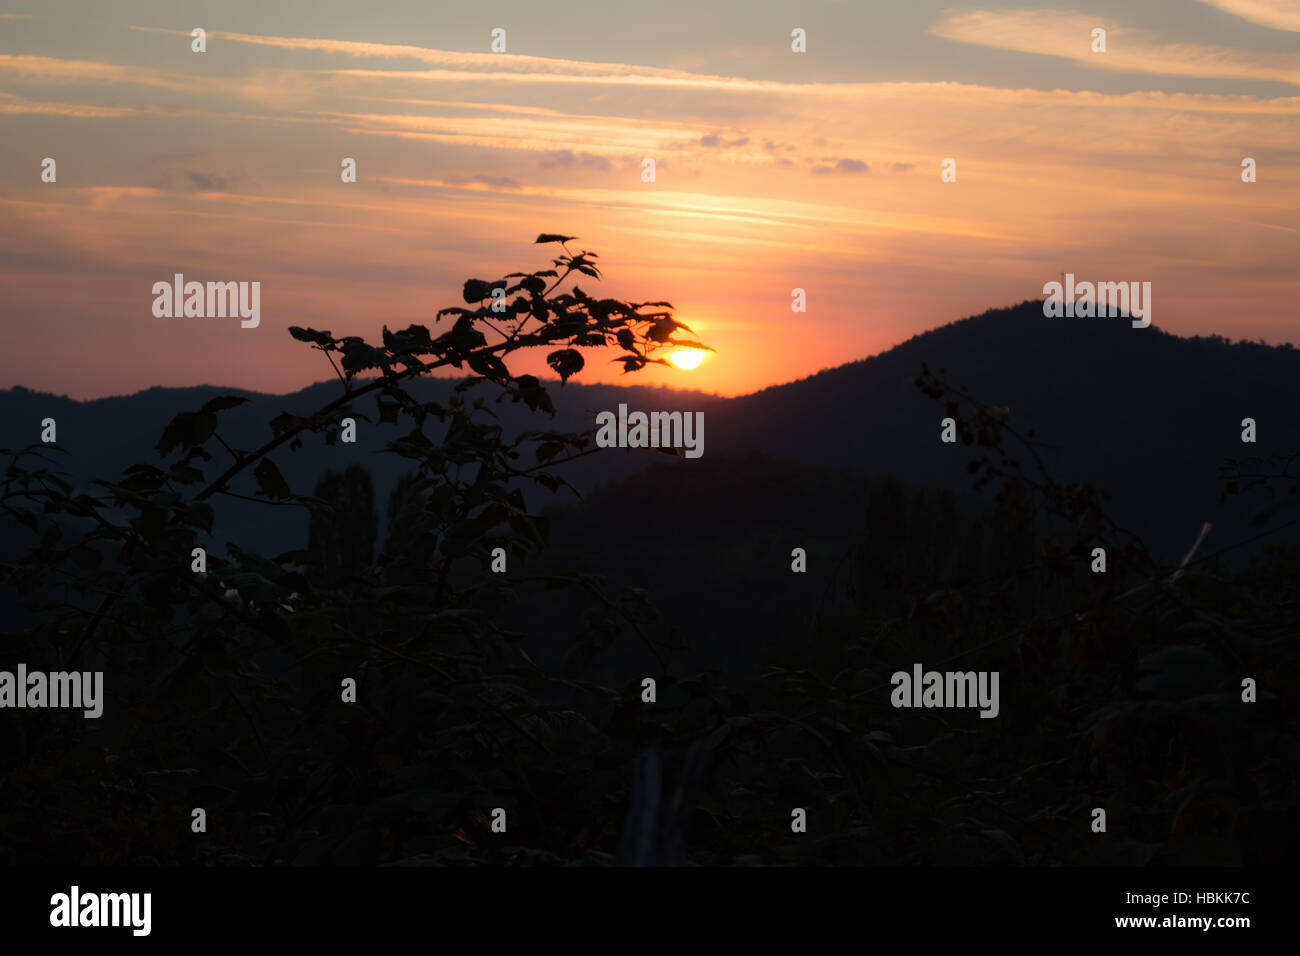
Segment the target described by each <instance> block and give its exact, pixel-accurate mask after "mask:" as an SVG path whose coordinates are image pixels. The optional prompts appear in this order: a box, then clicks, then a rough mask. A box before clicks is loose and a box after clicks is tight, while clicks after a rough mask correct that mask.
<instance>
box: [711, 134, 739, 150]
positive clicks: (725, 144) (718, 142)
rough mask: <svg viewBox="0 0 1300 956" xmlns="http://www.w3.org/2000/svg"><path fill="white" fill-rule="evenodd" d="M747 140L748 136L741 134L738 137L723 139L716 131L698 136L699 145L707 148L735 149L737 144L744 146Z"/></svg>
mask: <svg viewBox="0 0 1300 956" xmlns="http://www.w3.org/2000/svg"><path fill="white" fill-rule="evenodd" d="M748 142H749V137H748V136H742V137H741V138H740V139H733V140H724V139H723V138H722V137H720V136H719V135H718V134H717V133H709V134H708V135H706V136H701V137H700V145H701V146H706V147H708V148H709V149H717V148H721V149H735V148H736V147H737V146H744V145H745V144H746V143H748Z"/></svg>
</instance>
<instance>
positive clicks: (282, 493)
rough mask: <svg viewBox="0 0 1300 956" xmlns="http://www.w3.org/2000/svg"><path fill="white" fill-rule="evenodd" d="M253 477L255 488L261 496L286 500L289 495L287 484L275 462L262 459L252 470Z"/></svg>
mask: <svg viewBox="0 0 1300 956" xmlns="http://www.w3.org/2000/svg"><path fill="white" fill-rule="evenodd" d="M253 477H254V478H256V479H257V486H258V488H259V489H261V492H262V494H264V495H266V496H267V497H270V498H288V497H289V495H290V494H291V492H290V491H289V483H288V482H287V481H285V480H284V476H283V475H281V474H280V469H279V468H277V467H276V466H275V462H273V461H271V459H269V458H263V459H262V460H261V461H259V462H258V463H257V467H256V468H255V469H253Z"/></svg>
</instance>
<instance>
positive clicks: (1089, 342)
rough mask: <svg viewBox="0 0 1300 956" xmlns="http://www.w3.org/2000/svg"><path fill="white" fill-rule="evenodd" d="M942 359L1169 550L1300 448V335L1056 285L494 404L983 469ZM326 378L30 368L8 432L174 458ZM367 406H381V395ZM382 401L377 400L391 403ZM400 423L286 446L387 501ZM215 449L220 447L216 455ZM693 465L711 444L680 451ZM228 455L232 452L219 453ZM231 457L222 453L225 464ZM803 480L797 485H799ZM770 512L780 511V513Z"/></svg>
mask: <svg viewBox="0 0 1300 956" xmlns="http://www.w3.org/2000/svg"><path fill="white" fill-rule="evenodd" d="M922 363H928V364H929V366H930V367H931V368H932V369H938V368H941V367H942V368H946V369H947V371H948V374H949V379H950V380H951V381H952V382H953V383H954V384H956V385H963V384H964V385H967V386H969V387H970V388H971V390H972V392H973V393H974V394H975V395H976V396H978V397H979V398H981V399H982V400H984V401H988V402H991V403H995V404H998V405H1006V406H1009V407H1010V408H1011V422H1012V424H1013V425H1015V426H1017V427H1019V428H1021V429H1033V430H1035V431H1036V432H1037V434H1038V436H1039V438H1040V439H1042V440H1044V441H1046V442H1049V443H1051V446H1052V448H1051V449H1050V450H1049V451H1048V452H1047V453H1046V454H1045V455H1044V457H1045V459H1046V461H1047V463H1048V464H1049V466H1050V467H1051V468H1052V469H1053V470H1055V471H1056V473H1057V474H1058V475H1059V476H1061V477H1063V478H1069V479H1089V480H1092V481H1094V482H1095V483H1097V484H1099V485H1101V486H1103V487H1106V488H1109V489H1111V490H1112V491H1113V492H1114V499H1113V509H1114V513H1115V515H1116V517H1117V518H1118V519H1119V520H1120V522H1121V523H1123V524H1130V525H1132V526H1133V527H1134V528H1135V530H1138V531H1140V532H1141V533H1143V535H1144V537H1146V538H1147V539H1148V541H1149V542H1150V543H1152V544H1153V545H1154V546H1156V547H1158V548H1159V549H1161V550H1163V551H1165V552H1166V553H1168V554H1173V553H1175V552H1178V551H1180V549H1183V548H1185V547H1186V546H1187V544H1189V543H1190V542H1191V540H1192V539H1193V538H1194V537H1195V535H1196V533H1197V531H1198V530H1199V528H1200V526H1201V522H1203V521H1207V520H1208V521H1211V522H1213V523H1215V525H1216V530H1215V532H1214V534H1213V535H1212V537H1211V538H1210V540H1209V541H1208V542H1207V547H1208V548H1211V549H1212V548H1214V547H1220V546H1222V545H1224V544H1227V543H1229V542H1230V540H1231V536H1232V535H1240V534H1241V533H1242V528H1243V519H1244V515H1245V513H1246V512H1245V509H1244V508H1243V507H1242V506H1241V505H1240V504H1235V505H1231V506H1230V507H1223V506H1221V505H1220V504H1219V487H1218V482H1217V480H1216V474H1217V469H1218V466H1219V464H1220V462H1221V461H1222V460H1223V459H1224V458H1225V457H1229V456H1244V455H1252V454H1278V453H1285V452H1290V451H1294V450H1300V416H1296V415H1295V413H1294V410H1295V409H1296V408H1297V407H1300V401H1298V400H1300V351H1298V350H1295V349H1292V348H1290V347H1270V346H1265V345H1260V344H1249V343H1237V344H1233V343H1230V342H1229V341H1227V340H1226V339H1222V338H1217V337H1216V338H1209V339H1206V338H1193V339H1186V338H1179V337H1176V336H1173V335H1169V334H1167V333H1164V332H1161V331H1160V330H1158V329H1157V328H1155V327H1151V328H1148V329H1134V328H1131V327H1130V324H1129V322H1128V320H1127V319H1085V318H1073V319H1048V318H1045V317H1044V316H1043V314H1042V307H1041V303H1039V302H1035V301H1030V302H1025V303H1022V304H1021V305H1018V306H1015V307H1013V308H1009V309H1000V310H994V311H990V312H986V313H985V314H983V315H980V316H977V317H973V318H968V319H964V320H961V321H959V322H954V323H951V324H949V325H946V326H943V327H941V328H938V329H934V330H932V331H929V332H926V333H924V334H922V335H918V336H916V337H914V338H912V339H910V340H908V341H907V342H904V343H902V344H901V345H898V346H896V347H894V348H892V349H890V350H889V351H887V352H885V353H883V354H881V355H878V356H875V357H873V358H869V359H865V360H862V361H856V362H851V363H849V364H846V365H842V366H839V367H837V368H834V369H830V370H827V371H824V372H820V373H818V374H816V375H812V376H810V377H808V378H805V379H801V380H799V381H796V382H791V383H788V384H786V385H780V386H776V387H772V388H767V389H764V390H762V391H759V392H756V393H754V394H751V395H746V396H743V397H738V398H730V399H726V398H719V397H715V396H710V395H706V394H703V393H698V392H689V391H676V390H672V389H663V388H651V387H645V386H626V387H624V386H615V385H578V384H575V383H570V384H569V385H567V386H565V387H564V388H560V387H559V386H558V383H557V384H555V385H554V386H552V389H551V391H552V394H553V396H554V399H555V402H556V406H557V411H558V414H557V416H556V418H555V419H554V420H549V421H548V420H545V419H541V418H538V417H536V416H533V415H531V414H530V413H528V411H527V409H525V408H524V407H523V406H510V405H501V406H493V408H494V410H496V411H497V412H498V413H499V414H500V415H501V417H502V419H503V421H504V422H505V424H506V426H507V428H508V429H511V430H518V429H524V428H533V427H547V428H550V427H554V428H560V429H581V428H584V427H588V426H589V425H590V424H591V422H592V415H593V414H594V412H596V411H599V410H602V409H611V410H612V409H615V408H616V407H617V405H618V404H619V403H620V402H626V403H627V404H628V406H629V407H630V408H632V409H645V410H651V409H661V410H674V409H683V410H684V409H691V410H696V409H701V410H704V411H705V413H706V415H705V421H706V428H705V449H706V451H705V454H706V456H707V457H715V456H718V457H728V458H734V457H739V456H743V455H745V454H747V453H749V452H751V451H755V450H757V451H761V452H763V453H764V454H765V455H767V456H771V457H774V458H778V459H787V460H790V461H793V462H797V463H800V464H802V465H808V466H818V467H831V468H835V469H837V470H841V471H844V472H849V473H855V474H861V475H883V474H891V473H892V474H894V475H896V476H898V477H899V478H901V479H903V480H904V481H907V482H910V483H914V484H924V485H932V486H946V487H952V488H954V489H958V490H962V491H964V490H967V489H968V487H969V483H968V478H967V474H966V471H965V463H966V461H967V460H968V458H969V453H968V452H967V450H965V449H963V448H962V447H961V446H953V445H943V444H941V443H940V441H939V421H940V419H941V418H942V416H943V409H942V405H941V404H940V403H938V402H934V401H931V400H929V399H927V398H926V397H925V396H924V395H923V394H922V393H921V392H920V390H919V389H917V387H916V386H915V384H914V380H915V378H916V376H917V374H918V373H919V371H920V369H921V365H922ZM453 385H454V380H449V379H438V380H431V381H425V382H420V383H416V384H415V385H414V386H413V391H414V394H416V396H417V397H419V398H421V399H424V400H431V399H434V398H437V397H439V396H445V395H446V394H447V393H448V392H449V390H450V389H451V388H452V387H453ZM338 390H339V385H338V383H337V382H333V381H327V382H321V383H318V384H316V385H313V386H310V387H309V388H306V389H303V390H301V391H298V392H294V393H291V394H288V395H279V396H272V395H261V394H257V393H249V392H243V391H240V390H238V389H225V388H218V387H215V386H196V387H193V388H180V389H175V388H166V389H165V388H151V389H148V390H146V391H142V392H139V393H137V394H135V395H130V396H123V397H116V398H105V399H99V400H95V401H90V402H77V401H73V400H71V399H68V398H63V397H57V396H53V395H48V394H43V393H35V392H32V391H29V390H27V389H24V388H11V389H9V390H7V391H4V392H0V447H15V446H18V445H22V444H26V443H29V442H31V441H34V440H37V439H38V437H39V422H40V420H41V419H42V418H45V417H47V416H48V417H54V418H55V419H56V420H57V421H58V428H59V444H60V445H61V446H62V447H63V448H65V449H67V450H68V451H69V452H71V454H70V455H69V456H68V461H67V469H68V471H69V472H70V473H71V474H72V475H73V476H74V478H75V480H77V482H78V483H84V482H87V481H89V480H90V479H91V478H95V477H116V476H117V475H119V474H120V472H121V470H122V468H123V467H125V466H126V465H129V464H132V463H134V462H137V461H154V460H157V455H156V452H154V451H153V447H154V444H155V442H156V441H157V438H158V436H159V434H160V432H161V430H162V428H163V426H164V425H165V424H166V423H167V421H168V420H169V419H170V418H171V417H172V416H173V415H175V414H176V413H177V412H180V411H185V410H191V409H195V408H197V407H199V406H200V405H202V403H203V402H204V401H206V400H207V399H209V398H211V397H212V396H214V395H217V394H229V393H233V394H241V395H245V396H247V397H248V398H249V399H250V401H249V402H248V403H247V404H245V405H243V406H241V407H239V408H237V409H234V410H233V411H231V412H227V413H223V426H222V429H221V435H222V437H223V438H224V439H225V440H226V441H227V442H229V443H230V444H232V445H234V446H236V447H239V448H251V447H255V446H256V445H258V444H260V443H262V442H264V441H265V440H266V439H267V438H268V437H269V436H270V431H269V428H268V426H267V423H268V422H269V421H270V419H271V418H273V417H274V416H275V415H277V414H278V413H280V412H281V411H290V412H295V413H299V414H302V413H306V412H309V411H311V410H313V409H314V408H316V407H318V406H319V405H321V404H323V403H324V402H325V401H327V400H329V399H331V398H333V397H335V396H336V395H337V394H338ZM355 410H356V411H357V412H360V413H362V414H366V415H370V416H372V418H375V403H374V399H373V396H367V397H366V398H363V399H361V400H359V401H358V403H357V406H356V409H355ZM1245 417H1253V418H1255V419H1256V421H1257V422H1258V443H1257V444H1256V445H1253V446H1251V445H1243V444H1242V443H1241V441H1240V432H1241V424H1240V423H1241V420H1242V419H1243V418H1245ZM375 420H376V421H377V418H376V419H375ZM397 434H398V432H397V429H396V428H395V427H394V426H391V425H379V424H375V425H373V426H371V425H366V424H365V423H362V427H361V428H360V429H359V437H358V442H357V444H356V445H349V446H345V445H335V446H326V445H325V444H324V443H323V442H322V441H319V440H313V441H309V442H308V443H307V445H306V446H305V447H303V448H302V449H300V450H298V451H297V452H293V453H289V452H287V451H281V452H280V453H278V454H277V456H276V460H277V462H278V464H279V465H280V468H281V470H282V471H283V473H284V475H285V476H286V478H287V479H288V481H289V483H290V485H291V487H293V488H294V490H295V491H301V492H306V493H310V492H311V491H312V488H313V486H314V484H315V481H316V480H317V478H318V477H319V476H320V475H321V474H323V473H324V471H325V470H326V469H328V468H330V467H336V468H340V469H341V468H342V467H344V466H345V465H347V464H348V463H350V462H352V461H361V462H362V463H363V464H365V465H366V466H367V467H368V468H370V469H371V471H372V473H373V474H374V476H375V485H376V492H377V495H378V500H379V503H380V510H381V513H382V502H383V500H384V498H385V497H386V495H387V493H388V491H389V490H390V489H391V488H392V487H394V485H395V484H396V482H397V479H398V477H399V476H400V474H401V472H402V471H403V470H404V464H405V463H404V461H402V460H401V459H397V458H395V457H393V456H389V455H385V454H382V452H381V449H382V446H383V443H384V442H385V441H386V440H388V439H389V438H391V437H395V436H396V435H397ZM664 461H665V459H664V458H663V457H662V456H660V455H658V454H656V453H654V452H653V451H648V450H638V451H634V452H629V451H625V450H615V449H611V450H609V451H607V452H604V453H602V454H598V455H594V456H591V457H590V458H588V459H585V460H583V461H580V462H575V463H574V464H573V465H572V466H568V470H567V472H566V473H567V474H568V475H569V476H570V478H571V480H572V481H573V482H574V484H575V485H577V486H578V487H579V488H581V489H592V488H594V487H596V486H597V485H598V484H600V483H602V482H614V481H618V480H621V479H624V478H626V477H628V476H630V475H632V474H634V473H636V472H638V471H640V470H641V469H643V468H644V467H646V466H648V465H650V464H653V463H662V462H664ZM214 464H215V463H214ZM672 465H673V467H677V468H683V469H690V468H691V467H693V466H694V465H695V463H694V462H692V461H679V462H675V463H672ZM209 467H210V468H211V467H212V466H209ZM212 473H213V474H215V473H216V472H215V471H213V472H212ZM798 490H799V489H797V488H790V489H789V492H790V493H791V494H796V493H798ZM231 504H232V505H234V506H235V507H233V508H232V509H231V511H230V512H229V516H228V518H227V519H226V521H225V523H224V524H223V525H221V526H219V527H218V528H217V529H216V530H217V537H218V539H224V538H229V539H234V540H239V541H241V542H243V543H245V544H246V545H248V546H253V547H261V548H264V549H266V550H284V549H287V548H289V547H297V546H299V545H300V544H301V543H302V541H303V540H305V535H306V522H307V518H306V513H305V512H304V511H302V510H301V509H269V508H265V507H264V506H259V505H253V504H247V505H245V504H243V503H240V502H231ZM760 520H761V519H760Z"/></svg>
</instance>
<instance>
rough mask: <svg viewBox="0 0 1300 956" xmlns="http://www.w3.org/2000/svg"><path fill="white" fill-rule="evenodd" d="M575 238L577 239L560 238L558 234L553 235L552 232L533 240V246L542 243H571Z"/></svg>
mask: <svg viewBox="0 0 1300 956" xmlns="http://www.w3.org/2000/svg"><path fill="white" fill-rule="evenodd" d="M577 238H578V237H577V236H561V235H559V234H558V233H554V232H544V233H542V234H541V235H540V236H538V237H537V238H536V239H534V240H533V245H537V244H538V243H544V242H571V241H572V240H574V239H577Z"/></svg>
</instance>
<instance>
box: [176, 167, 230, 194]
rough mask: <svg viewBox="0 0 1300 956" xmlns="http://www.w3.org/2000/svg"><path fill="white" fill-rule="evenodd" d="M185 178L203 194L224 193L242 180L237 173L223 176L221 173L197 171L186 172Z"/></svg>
mask: <svg viewBox="0 0 1300 956" xmlns="http://www.w3.org/2000/svg"><path fill="white" fill-rule="evenodd" d="M185 178H186V179H188V180H189V181H190V182H191V183H192V184H193V185H194V186H195V187H196V188H198V189H201V190H203V191H204V192H213V191H216V192H225V191H226V189H227V187H230V186H233V185H234V184H235V183H237V182H239V181H240V180H241V179H243V177H242V176H240V175H239V174H237V173H235V174H224V175H223V174H221V173H204V172H199V171H198V170H187V171H186V172H185Z"/></svg>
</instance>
